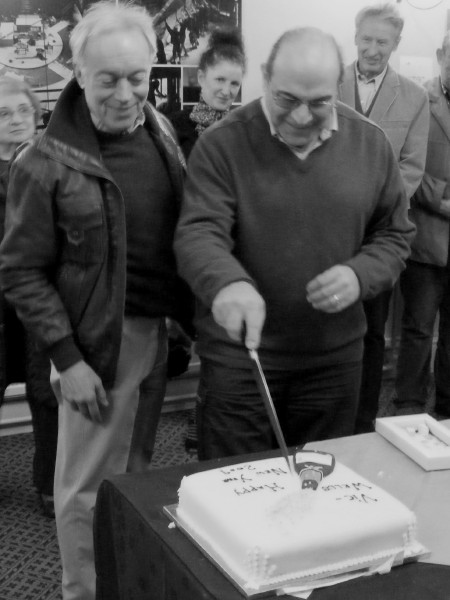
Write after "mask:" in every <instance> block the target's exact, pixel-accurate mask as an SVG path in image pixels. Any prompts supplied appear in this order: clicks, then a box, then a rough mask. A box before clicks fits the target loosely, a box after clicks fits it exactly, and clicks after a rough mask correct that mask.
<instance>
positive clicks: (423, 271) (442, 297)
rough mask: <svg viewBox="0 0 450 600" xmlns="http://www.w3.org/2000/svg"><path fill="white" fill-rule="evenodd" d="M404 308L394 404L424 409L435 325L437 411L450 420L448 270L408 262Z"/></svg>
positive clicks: (403, 279)
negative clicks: (436, 333) (437, 327)
mask: <svg viewBox="0 0 450 600" xmlns="http://www.w3.org/2000/svg"><path fill="white" fill-rule="evenodd" d="M400 286H401V291H402V295H403V302H404V309H403V317H402V335H401V343H400V352H399V357H398V362H397V379H396V391H397V401H396V403H397V405H398V406H399V407H402V406H414V407H416V408H420V407H424V406H425V403H426V400H427V397H428V389H429V385H430V379H431V375H430V371H431V354H432V345H433V333H434V324H435V321H436V316H437V313H438V312H439V331H438V336H439V337H438V343H437V349H436V355H435V360H434V379H435V386H436V411H437V412H438V413H440V414H442V415H445V416H449V417H450V270H449V267H448V266H447V267H437V266H434V265H428V264H425V263H419V262H415V261H409V262H408V265H407V267H406V269H405V271H404V272H403V273H402V275H401V277H400Z"/></svg>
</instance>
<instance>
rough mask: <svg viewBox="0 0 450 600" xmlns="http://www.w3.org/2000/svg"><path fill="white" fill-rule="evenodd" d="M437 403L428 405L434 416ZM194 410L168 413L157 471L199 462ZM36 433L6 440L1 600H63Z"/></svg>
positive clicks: (385, 404) (1, 460)
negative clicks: (37, 464) (189, 445)
mask: <svg viewBox="0 0 450 600" xmlns="http://www.w3.org/2000/svg"><path fill="white" fill-rule="evenodd" d="M392 395H393V385H392V381H385V382H384V384H383V389H382V392H381V397H380V410H379V413H378V414H379V416H387V415H390V414H392V402H391V399H392ZM432 406H433V399H432V398H431V397H430V398H429V399H428V401H427V407H426V409H427V411H428V412H431V411H432ZM191 417H192V412H189V411H186V412H173V413H168V414H163V415H162V417H161V421H160V426H159V428H158V434H157V441H156V447H155V454H154V459H153V464H154V466H155V468H159V467H163V466H169V465H176V464H180V463H183V462H192V461H194V460H196V456H195V454H194V455H193V454H188V453H187V452H186V451H185V448H184V440H185V438H186V434H187V432H188V429H189V422H190V418H191ZM32 455H33V440H32V434H22V435H14V436H9V437H0V600H61V594H60V578H61V566H60V561H59V553H58V546H57V542H56V532H55V524H54V521H53V520H51V519H47V518H46V517H44V516H43V515H42V513H41V510H40V506H39V504H38V500H37V496H36V494H35V492H34V490H33V488H32V486H31V483H30V482H31V462H32Z"/></svg>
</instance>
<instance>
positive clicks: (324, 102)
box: [272, 92, 333, 115]
mask: <svg viewBox="0 0 450 600" xmlns="http://www.w3.org/2000/svg"><path fill="white" fill-rule="evenodd" d="M272 98H273V99H274V101H275V104H277V106H279V107H280V108H282V109H283V110H288V111H292V110H294V109H295V108H298V107H299V106H302V105H305V106H307V107H308V110H309V111H310V112H311V113H312V114H313V115H323V114H324V113H325V112H326V111H328V110H329V109H330V108H331V107H332V106H333V101H332V100H331V98H317V99H316V100H302V99H301V98H295V96H288V95H287V94H283V92H272Z"/></svg>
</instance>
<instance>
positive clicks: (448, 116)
mask: <svg viewBox="0 0 450 600" xmlns="http://www.w3.org/2000/svg"><path fill="white" fill-rule="evenodd" d="M425 88H426V90H427V92H428V98H429V100H430V112H431V114H432V116H433V117H434V119H435V120H436V121H437V123H438V124H439V126H440V127H441V129H442V130H443V132H444V134H445V135H446V136H447V138H448V139H449V140H450V112H449V105H448V103H447V98H446V97H445V96H444V93H443V91H442V87H441V82H440V80H439V77H435V78H434V79H432V80H431V81H428V82H427V83H426V84H425Z"/></svg>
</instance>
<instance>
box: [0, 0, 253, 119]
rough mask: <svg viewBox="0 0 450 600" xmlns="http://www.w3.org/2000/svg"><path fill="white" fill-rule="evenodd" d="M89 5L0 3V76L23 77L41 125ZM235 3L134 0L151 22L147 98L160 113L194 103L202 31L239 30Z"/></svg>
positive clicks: (66, 75)
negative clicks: (153, 45)
mask: <svg viewBox="0 0 450 600" xmlns="http://www.w3.org/2000/svg"><path fill="white" fill-rule="evenodd" d="M95 1H96V0H0V75H6V74H8V75H9V76H11V77H18V78H20V79H24V80H26V81H27V82H28V83H29V84H30V85H31V86H32V87H33V89H34V91H36V92H37V93H38V94H39V97H40V99H41V103H42V108H43V124H44V125H45V123H46V122H47V121H48V118H49V116H50V114H51V111H52V109H53V107H54V105H55V102H56V100H57V98H58V96H59V94H60V93H61V90H62V89H63V88H64V86H65V85H66V83H67V82H68V81H69V80H70V79H71V78H72V76H73V71H72V57H71V52H70V47H69V36H70V32H71V30H72V28H73V26H74V24H75V23H76V21H77V20H78V19H79V18H80V17H81V15H82V14H83V12H84V11H85V10H86V9H87V8H88V7H89V6H90V5H91V4H94V3H95ZM241 1H242V0H136V4H139V5H141V6H144V7H145V8H147V10H148V11H149V13H150V14H151V15H152V16H153V18H154V25H155V31H156V35H157V49H156V50H157V52H156V60H155V64H154V65H153V68H152V74H151V81H150V92H149V100H150V101H151V102H152V103H153V104H154V105H155V106H156V107H157V108H159V109H160V110H161V112H166V111H167V112H169V111H172V110H176V109H177V108H182V107H183V106H184V105H185V104H187V103H193V102H196V101H197V100H196V98H197V99H198V86H197V78H196V65H197V64H198V60H199V57H200V55H201V53H202V52H203V51H204V49H205V47H206V41H207V37H208V31H209V29H210V28H211V27H214V26H217V25H230V26H234V27H238V28H240V27H241ZM185 70H186V72H185ZM194 73H195V76H194V75H193V74H194Z"/></svg>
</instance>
